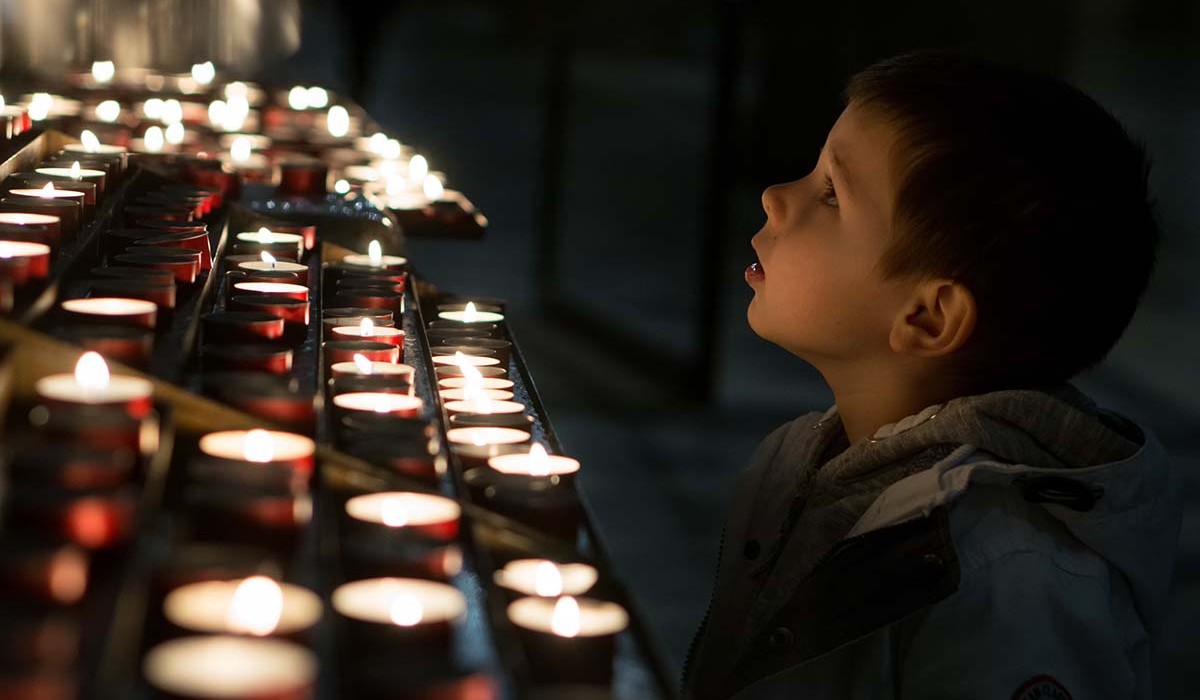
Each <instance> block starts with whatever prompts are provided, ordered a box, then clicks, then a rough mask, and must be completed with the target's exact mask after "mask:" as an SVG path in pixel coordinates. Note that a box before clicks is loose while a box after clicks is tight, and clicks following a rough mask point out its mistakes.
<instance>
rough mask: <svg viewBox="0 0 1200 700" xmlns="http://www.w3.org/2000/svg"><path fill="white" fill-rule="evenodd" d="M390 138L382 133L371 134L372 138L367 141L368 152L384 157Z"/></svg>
mask: <svg viewBox="0 0 1200 700" xmlns="http://www.w3.org/2000/svg"><path fill="white" fill-rule="evenodd" d="M387 142H388V137H387V134H385V133H383V132H382V131H376V132H375V133H373V134H371V138H369V139H367V150H368V151H370V152H371V153H374V154H375V155H377V156H381V155H383V150H384V149H385V148H387Z"/></svg>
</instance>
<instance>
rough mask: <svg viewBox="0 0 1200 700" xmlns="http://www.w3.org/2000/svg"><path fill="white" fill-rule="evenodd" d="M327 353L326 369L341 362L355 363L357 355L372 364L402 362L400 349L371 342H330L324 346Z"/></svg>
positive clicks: (386, 344)
mask: <svg viewBox="0 0 1200 700" xmlns="http://www.w3.org/2000/svg"><path fill="white" fill-rule="evenodd" d="M321 347H322V349H323V350H324V351H325V367H326V368H327V369H328V368H329V367H332V366H333V365H335V364H337V363H339V362H354V356H355V355H362V356H363V357H365V358H366V359H368V360H370V361H371V362H390V363H392V364H395V363H398V362H399V361H400V348H398V347H396V346H395V345H392V344H390V343H381V342H377V341H371V340H329V341H326V342H325V343H323V344H322V346H321Z"/></svg>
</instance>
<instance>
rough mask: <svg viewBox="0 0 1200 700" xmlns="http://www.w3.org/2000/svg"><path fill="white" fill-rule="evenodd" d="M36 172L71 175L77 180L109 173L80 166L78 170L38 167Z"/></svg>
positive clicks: (53, 175)
mask: <svg viewBox="0 0 1200 700" xmlns="http://www.w3.org/2000/svg"><path fill="white" fill-rule="evenodd" d="M34 172H35V173H37V174H38V175H46V176H48V177H69V178H72V179H75V180H82V179H83V178H85V177H104V176H105V175H106V174H107V173H105V172H104V171H103V170H92V169H91V168H80V169H79V170H78V171H76V170H75V169H73V168H36V169H35V170H34Z"/></svg>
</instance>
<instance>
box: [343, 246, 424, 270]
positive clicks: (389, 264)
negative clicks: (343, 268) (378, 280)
mask: <svg viewBox="0 0 1200 700" xmlns="http://www.w3.org/2000/svg"><path fill="white" fill-rule="evenodd" d="M341 262H342V264H344V265H352V266H355V267H368V268H378V269H382V270H398V269H400V268H403V267H404V266H405V265H407V264H408V258H404V257H401V256H399V255H384V254H383V246H381V245H380V244H379V241H371V243H370V245H368V246H367V254H366V255H360V254H353V255H347V256H346V257H344V258H342V260H341Z"/></svg>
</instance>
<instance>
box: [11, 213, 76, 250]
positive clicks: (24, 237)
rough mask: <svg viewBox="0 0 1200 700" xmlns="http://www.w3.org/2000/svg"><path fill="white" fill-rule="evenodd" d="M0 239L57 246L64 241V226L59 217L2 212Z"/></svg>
mask: <svg viewBox="0 0 1200 700" xmlns="http://www.w3.org/2000/svg"><path fill="white" fill-rule="evenodd" d="M0 238H4V239H6V240H10V241H32V242H34V243H45V244H47V245H50V246H55V245H57V244H58V243H59V241H61V239H62V225H61V223H60V222H59V218H58V217H57V216H48V215H46V214H18V213H15V212H0Z"/></svg>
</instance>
